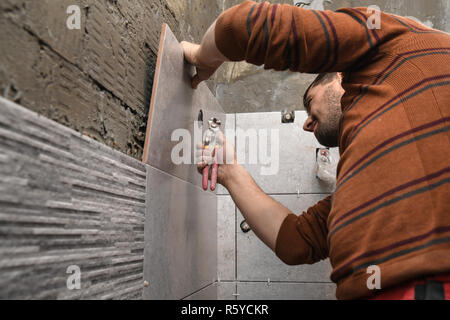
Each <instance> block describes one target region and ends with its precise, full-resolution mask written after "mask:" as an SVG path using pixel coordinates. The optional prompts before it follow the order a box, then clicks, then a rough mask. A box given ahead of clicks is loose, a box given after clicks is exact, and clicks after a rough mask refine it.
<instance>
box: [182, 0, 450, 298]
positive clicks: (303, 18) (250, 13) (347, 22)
mask: <svg viewBox="0 0 450 320" xmlns="http://www.w3.org/2000/svg"><path fill="white" fill-rule="evenodd" d="M371 14H372V13H368V12H367V10H366V9H365V8H346V9H341V10H338V11H336V12H331V11H315V10H306V9H301V8H297V7H295V6H290V5H276V4H275V5H271V4H269V3H267V2H266V3H256V2H254V1H245V2H243V3H242V4H240V5H238V6H235V7H233V8H231V9H229V10H227V11H225V12H224V13H223V14H222V15H221V16H220V17H219V18H218V19H217V20H216V22H214V23H213V25H212V26H211V27H210V28H209V29H208V31H207V32H206V34H205V36H204V38H203V40H202V43H201V45H195V44H190V43H187V42H183V43H182V45H183V47H184V51H185V57H186V59H187V61H189V62H190V63H192V64H194V65H195V66H196V67H197V74H196V75H195V76H194V78H193V79H192V86H193V87H194V88H196V87H197V86H198V84H199V83H200V82H201V81H203V80H206V79H208V78H209V77H210V76H211V75H213V74H214V72H215V71H216V70H217V68H218V67H219V66H220V65H221V64H222V63H223V62H224V61H241V60H245V61H247V62H249V63H253V64H256V65H262V64H264V67H265V69H275V70H286V69H289V70H291V71H294V72H306V73H322V74H321V75H320V76H319V78H318V79H317V81H316V82H315V83H314V84H313V85H312V86H311V87H310V89H309V90H308V92H307V94H306V95H305V102H304V103H305V108H306V109H307V111H308V114H309V117H308V120H307V121H306V123H305V125H304V129H305V130H306V131H309V132H314V134H315V136H316V137H317V139H318V140H319V142H320V143H322V144H324V145H325V146H329V147H335V146H339V151H340V154H341V159H340V161H339V165H338V168H337V185H336V190H335V192H334V194H333V196H330V197H328V198H326V199H324V200H322V201H320V202H319V203H318V204H316V205H315V206H313V207H311V208H309V209H308V210H307V211H306V212H304V213H303V214H302V215H300V216H298V217H297V216H296V215H294V214H292V213H291V212H290V211H289V210H288V209H287V208H285V207H284V206H282V205H281V204H279V203H278V202H276V201H275V200H273V199H272V198H270V197H269V196H267V195H266V194H264V192H263V191H262V190H261V189H260V188H259V187H258V186H257V185H256V183H255V182H254V181H253V179H252V178H251V177H250V175H249V174H248V173H247V172H246V171H245V170H244V169H243V167H242V166H240V165H239V164H237V163H236V162H235V161H231V162H227V163H226V164H223V165H221V166H220V167H219V177H218V181H219V183H221V184H223V185H224V186H225V187H226V188H227V189H228V190H229V192H230V195H231V196H232V198H233V200H234V201H235V203H236V205H237V206H238V207H239V209H240V210H241V212H242V213H243V215H244V216H245V218H246V220H247V222H248V223H249V225H250V226H251V227H252V230H254V232H255V234H256V235H257V236H258V237H259V238H260V239H261V240H262V241H263V242H264V243H265V244H266V245H268V246H269V247H270V248H271V249H272V250H273V251H274V252H275V253H276V255H277V256H278V257H279V258H280V259H281V260H283V261H284V262H285V263H287V264H290V265H295V264H312V263H315V262H317V261H320V260H322V259H325V258H327V257H329V258H330V262H331V264H332V266H333V272H332V274H331V279H332V280H333V281H334V282H336V283H337V291H336V295H337V297H338V298H340V299H357V298H381V299H390V298H395V299H414V298H416V299H422V298H447V299H449V298H450V277H449V272H450V189H449V182H450V172H449V171H450V166H449V163H450V161H449V159H450V136H449V129H450V127H449V126H448V122H449V120H450V88H449V86H450V59H449V53H450V36H449V35H448V34H446V33H444V32H440V31H438V30H434V29H430V28H427V27H425V26H423V25H421V24H419V23H417V22H415V21H413V20H411V19H407V18H402V17H399V16H396V15H391V14H385V13H380V18H381V26H380V29H373V28H371V27H370V24H369V23H368V20H369V19H371V18H370V16H371ZM337 72H340V73H337ZM324 73H331V74H330V75H326V74H324ZM341 85H342V88H341ZM224 149H225V153H228V154H230V153H231V156H232V157H234V155H233V148H232V146H231V145H230V144H229V143H227V144H225V148H224ZM204 161H210V159H209V158H208V157H204ZM202 167H203V164H202V165H200V169H201V168H202ZM373 272H375V273H376V274H374V276H375V277H378V279H379V280H380V285H377V284H376V281H375V282H374V283H375V288H374V286H372V285H370V284H371V283H370V279H369V277H370V276H372V273H373ZM368 280H369V281H368Z"/></svg>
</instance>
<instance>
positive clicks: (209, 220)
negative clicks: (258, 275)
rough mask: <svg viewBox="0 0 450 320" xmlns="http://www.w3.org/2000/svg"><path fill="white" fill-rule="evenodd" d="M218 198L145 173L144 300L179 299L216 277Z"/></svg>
mask: <svg viewBox="0 0 450 320" xmlns="http://www.w3.org/2000/svg"><path fill="white" fill-rule="evenodd" d="M216 212H217V199H216V195H215V194H212V193H210V192H204V191H203V190H202V189H201V188H198V187H196V186H194V185H192V184H190V183H187V182H185V181H182V180H180V179H178V178H176V177H173V176H170V175H168V174H166V173H164V172H162V171H160V170H158V169H155V168H152V167H150V166H149V167H148V168H147V210H146V219H145V251H144V253H145V257H144V279H145V280H146V281H148V282H149V286H148V287H146V288H144V298H145V299H152V300H153V299H182V298H183V297H186V296H188V295H189V294H190V293H192V292H195V291H197V290H199V289H201V288H203V287H205V286H207V285H208V284H210V283H213V282H214V281H215V279H216V277H217V227H216V226H217V214H216Z"/></svg>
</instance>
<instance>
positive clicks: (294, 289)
mask: <svg viewBox="0 0 450 320" xmlns="http://www.w3.org/2000/svg"><path fill="white" fill-rule="evenodd" d="M237 286H238V300H335V299H336V295H335V292H336V286H335V284H333V283H274V282H271V283H267V282H266V283H264V282H239V283H238V284H237Z"/></svg>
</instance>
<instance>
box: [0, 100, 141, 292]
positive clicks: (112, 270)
mask: <svg viewBox="0 0 450 320" xmlns="http://www.w3.org/2000/svg"><path fill="white" fill-rule="evenodd" d="M0 110H1V112H0V299H141V297H142V289H143V272H142V270H143V262H144V221H145V205H146V203H145V189H146V183H145V182H146V168H145V166H144V165H143V164H142V163H140V162H139V161H137V160H134V159H132V158H130V157H127V156H125V155H123V154H122V153H119V152H117V151H114V150H112V149H110V148H108V147H106V146H104V145H102V144H100V143H97V142H95V141H93V140H92V139H89V138H87V137H85V136H81V135H80V134H79V133H76V132H74V131H73V130H71V129H68V128H66V127H64V126H62V125H59V124H57V123H55V122H53V121H51V120H48V119H46V118H44V117H42V116H39V115H37V114H35V113H33V112H31V111H28V110H27V109H25V108H23V107H21V106H19V105H16V104H13V103H11V102H9V101H7V100H5V99H2V98H0ZM69 266H78V267H79V269H80V272H81V279H80V280H81V282H80V285H81V287H80V290H69V289H68V287H67V281H68V277H69V276H71V275H72V274H68V273H67V270H68V267H69Z"/></svg>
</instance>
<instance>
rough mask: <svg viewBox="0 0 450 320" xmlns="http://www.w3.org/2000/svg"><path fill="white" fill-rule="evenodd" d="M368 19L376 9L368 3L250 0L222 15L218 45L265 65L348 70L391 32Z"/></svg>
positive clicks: (229, 55) (231, 55)
mask: <svg viewBox="0 0 450 320" xmlns="http://www.w3.org/2000/svg"><path fill="white" fill-rule="evenodd" d="M383 15H384V14H383ZM381 19H384V18H383V16H381ZM368 20H370V21H372V20H371V12H370V11H369V12H367V9H366V8H344V9H340V10H338V11H336V12H334V11H329V10H326V11H317V10H309V9H303V8H299V7H296V6H293V5H288V4H283V5H280V4H273V5H272V4H270V3H268V2H261V3H257V2H255V1H249V0H247V1H244V2H243V3H241V4H240V5H237V6H234V7H232V8H230V9H228V10H227V11H225V12H224V13H222V14H221V15H220V17H219V18H218V20H217V23H216V29H215V37H216V45H217V47H218V49H219V50H220V51H221V52H222V54H223V55H224V56H226V57H227V58H228V59H230V60H231V61H242V60H246V61H247V62H249V63H252V64H255V65H262V64H264V67H265V69H275V70H286V69H290V70H291V71H299V72H305V73H319V72H337V71H345V70H347V69H348V68H350V67H352V65H354V64H356V63H357V62H358V61H359V60H360V59H363V60H365V59H366V57H367V55H368V56H369V57H370V56H371V55H370V54H372V53H374V52H376V49H377V47H378V45H380V44H381V43H382V42H383V40H387V39H389V38H391V37H392V34H391V35H385V36H384V39H381V38H380V37H381V32H380V30H374V28H369V27H368V25H369V24H368ZM391 20H392V19H391ZM386 21H390V20H389V19H384V20H383V23H384V24H383V30H384V29H385V27H386V26H387V24H388V22H386ZM388 29H389V27H388ZM394 29H395V28H394ZM394 31H395V30H394ZM371 49H374V50H371ZM369 53H370V54H369Z"/></svg>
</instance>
